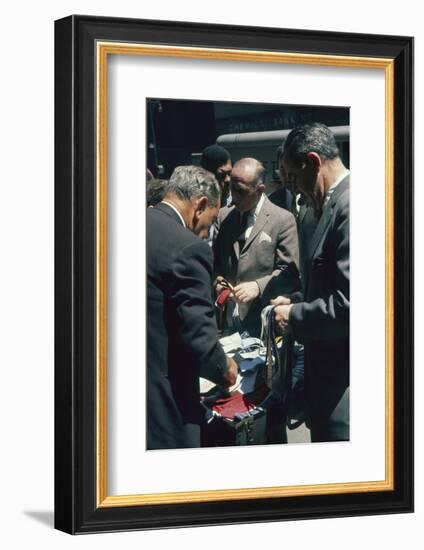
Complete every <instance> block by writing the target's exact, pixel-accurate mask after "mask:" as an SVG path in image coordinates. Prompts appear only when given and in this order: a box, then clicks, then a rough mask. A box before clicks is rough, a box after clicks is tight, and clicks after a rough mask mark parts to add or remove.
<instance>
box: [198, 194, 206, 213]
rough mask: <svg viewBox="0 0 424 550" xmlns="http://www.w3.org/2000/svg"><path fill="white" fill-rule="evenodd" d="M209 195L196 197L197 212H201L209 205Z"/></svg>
mask: <svg viewBox="0 0 424 550" xmlns="http://www.w3.org/2000/svg"><path fill="white" fill-rule="evenodd" d="M208 203H209V201H208V197H205V196H203V197H199V198H197V199H196V204H195V210H196V213H197V214H201V213H202V212H204V211H205V210H206V208H207V207H208Z"/></svg>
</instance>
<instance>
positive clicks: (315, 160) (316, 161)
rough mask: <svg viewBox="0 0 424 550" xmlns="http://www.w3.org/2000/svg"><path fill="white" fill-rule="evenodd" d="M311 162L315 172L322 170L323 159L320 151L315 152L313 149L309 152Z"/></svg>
mask: <svg viewBox="0 0 424 550" xmlns="http://www.w3.org/2000/svg"><path fill="white" fill-rule="evenodd" d="M307 157H308V160H309V162H310V163H311V164H312V168H313V170H314V173H315V174H318V172H319V171H320V168H321V165H322V160H321V157H320V156H319V155H318V153H314V152H313V151H311V152H309V153H308V154H307Z"/></svg>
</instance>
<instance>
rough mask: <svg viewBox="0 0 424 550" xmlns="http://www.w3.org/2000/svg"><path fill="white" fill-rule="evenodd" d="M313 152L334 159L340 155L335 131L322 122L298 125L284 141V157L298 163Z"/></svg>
mask: <svg viewBox="0 0 424 550" xmlns="http://www.w3.org/2000/svg"><path fill="white" fill-rule="evenodd" d="M311 152H314V153H317V154H318V155H319V156H320V157H322V158H324V159H326V160H333V159H335V158H337V157H338V156H339V155H340V153H339V148H338V147H337V143H336V140H335V138H334V135H333V132H332V131H331V130H330V128H328V126H326V125H325V124H321V123H320V122H312V123H310V124H303V125H302V126H297V127H296V128H294V129H293V130H292V131H291V132H290V133H289V135H288V136H287V139H286V141H285V143H284V149H283V155H284V157H286V158H287V159H290V160H292V161H294V162H296V163H301V162H303V161H304V160H305V159H306V155H307V154H308V153H311Z"/></svg>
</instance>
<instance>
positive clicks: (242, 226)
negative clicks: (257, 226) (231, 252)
mask: <svg viewBox="0 0 424 550" xmlns="http://www.w3.org/2000/svg"><path fill="white" fill-rule="evenodd" d="M249 214H250V212H249V211H247V212H243V213H242V214H241V215H240V229H239V238H238V239H237V240H238V243H239V247H240V248H239V249H240V252H241V251H242V250H243V247H244V245H245V242H246V229H247V220H248V218H249Z"/></svg>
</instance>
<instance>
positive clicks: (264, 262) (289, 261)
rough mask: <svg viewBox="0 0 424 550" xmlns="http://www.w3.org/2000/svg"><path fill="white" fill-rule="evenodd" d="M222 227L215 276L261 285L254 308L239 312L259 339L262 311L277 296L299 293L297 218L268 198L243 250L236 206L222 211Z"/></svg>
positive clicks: (245, 326)
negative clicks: (254, 282)
mask: <svg viewBox="0 0 424 550" xmlns="http://www.w3.org/2000/svg"><path fill="white" fill-rule="evenodd" d="M218 225H219V231H218V233H217V235H216V237H215V240H214V262H215V274H216V275H222V276H224V277H225V278H226V279H227V280H228V281H229V282H230V283H231V284H233V285H237V284H239V283H242V282H249V281H256V282H257V284H258V286H259V290H260V295H259V296H258V298H256V299H255V300H254V301H253V302H251V303H250V304H246V305H244V304H241V305H240V306H239V310H240V319H241V321H242V325H243V330H247V331H248V332H250V334H251V335H252V336H259V333H260V324H261V321H260V312H261V309H262V307H264V306H265V305H267V304H268V303H269V300H270V299H271V298H273V297H275V296H277V295H281V294H291V293H292V292H295V291H296V290H298V289H299V285H300V280H299V271H298V265H299V245H298V237H297V227H296V221H295V218H294V216H293V214H291V213H290V212H288V211H287V210H284V209H283V208H279V207H278V206H275V205H274V204H273V203H272V202H271V201H270V200H269V199H268V198H267V197H266V196H265V197H264V203H263V205H262V208H261V210H260V212H259V214H258V217H257V218H256V222H255V224H254V226H253V228H252V231H251V233H250V235H249V238H248V239H247V240H246V242H245V244H244V246H243V249H242V250H240V247H239V243H238V239H239V237H240V212H239V211H238V210H237V209H236V208H235V207H234V206H232V207H230V208H229V207H224V208H221V210H220V212H219V219H218ZM277 281H278V285H277ZM273 283H274V284H273Z"/></svg>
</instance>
